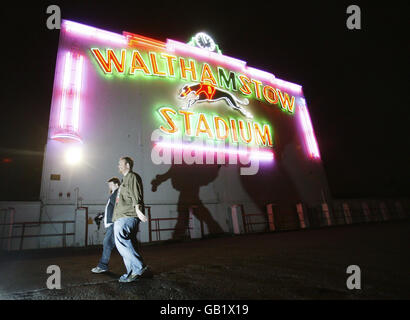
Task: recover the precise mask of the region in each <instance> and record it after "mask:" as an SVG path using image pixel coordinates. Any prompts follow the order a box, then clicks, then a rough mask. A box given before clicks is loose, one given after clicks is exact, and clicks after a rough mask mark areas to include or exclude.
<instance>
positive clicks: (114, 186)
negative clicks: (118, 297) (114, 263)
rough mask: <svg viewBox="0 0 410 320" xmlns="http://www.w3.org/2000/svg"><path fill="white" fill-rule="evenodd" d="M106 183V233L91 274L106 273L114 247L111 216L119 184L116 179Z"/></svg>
mask: <svg viewBox="0 0 410 320" xmlns="http://www.w3.org/2000/svg"><path fill="white" fill-rule="evenodd" d="M107 182H108V187H109V188H110V192H111V195H110V197H109V199H108V202H107V205H106V206H105V212H104V227H105V229H106V232H105V236H104V241H103V253H102V257H101V259H100V262H99V263H98V266H96V267H95V268H93V269H91V272H93V273H103V272H107V271H108V262H109V261H110V256H111V251H112V249H114V247H115V239H114V224H113V222H112V215H113V211H114V206H115V199H116V198H117V193H118V188H119V186H120V183H121V182H120V180H119V179H118V178H117V177H114V178H111V179H109V180H108V181H107Z"/></svg>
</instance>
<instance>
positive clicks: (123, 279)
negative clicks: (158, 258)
mask: <svg viewBox="0 0 410 320" xmlns="http://www.w3.org/2000/svg"><path fill="white" fill-rule="evenodd" d="M147 269H148V266H145V267H144V268H142V269H141V273H140V274H133V273H132V274H130V275H129V276H128V274H123V275H122V276H121V277H120V278H119V279H118V281H119V282H133V281H136V280H138V279H140V278H141V277H142V275H143V274H144V272H145V271H147Z"/></svg>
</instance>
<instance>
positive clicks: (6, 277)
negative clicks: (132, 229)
mask: <svg viewBox="0 0 410 320" xmlns="http://www.w3.org/2000/svg"><path fill="white" fill-rule="evenodd" d="M409 249H410V222H409V221H395V222H385V223H375V224H369V225H354V226H342V227H332V228H325V229H316V230H305V231H292V232H278V233H264V234H253V235H242V236H235V237H230V236H227V237H223V238H213V239H205V240H199V241H190V242H179V243H167V244H161V245H144V246H142V248H141V252H142V254H143V256H144V258H145V261H146V262H147V263H148V264H149V265H150V267H151V271H152V272H151V274H148V275H147V277H146V278H143V279H140V280H139V281H138V282H134V283H129V284H120V283H118V281H117V279H118V277H119V276H120V275H121V274H123V273H124V272H125V268H124V266H123V262H122V259H121V257H120V256H119V255H118V253H117V251H116V250H115V251H113V255H112V259H111V272H110V273H107V274H100V275H95V274H92V273H91V272H90V269H91V268H92V267H94V266H95V265H96V264H97V262H98V260H99V258H100V254H101V247H93V248H86V249H85V248H66V249H47V250H31V251H29V250H28V251H23V252H12V253H3V254H1V256H0V298H1V299H41V300H42V299H212V300H215V299H410V250H409ZM352 264H354V265H358V266H359V267H360V268H361V275H362V289H361V290H353V291H350V290H348V289H347V288H346V279H347V277H348V276H349V275H348V274H346V268H347V266H349V265H352ZM49 265H58V266H60V268H61V273H62V281H61V283H62V289H60V290H49V289H47V288H46V280H47V278H48V276H49V274H47V273H46V269H47V267H48V266H49Z"/></svg>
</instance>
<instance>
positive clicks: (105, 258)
mask: <svg viewBox="0 0 410 320" xmlns="http://www.w3.org/2000/svg"><path fill="white" fill-rule="evenodd" d="M114 248H115V240H114V224H112V225H110V226H109V227H108V228H107V230H106V232H105V237H104V241H103V253H102V257H101V260H100V262H99V263H98V267H100V268H101V269H104V270H108V262H109V261H110V256H111V251H112V249H114Z"/></svg>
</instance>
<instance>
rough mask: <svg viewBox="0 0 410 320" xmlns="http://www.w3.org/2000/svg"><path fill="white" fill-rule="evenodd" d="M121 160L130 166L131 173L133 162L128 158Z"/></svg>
mask: <svg viewBox="0 0 410 320" xmlns="http://www.w3.org/2000/svg"><path fill="white" fill-rule="evenodd" d="M121 160H124V161H125V163H126V164H127V163H128V164H129V165H130V170H131V171H132V167H133V166H134V160H132V158H130V157H122V158H121Z"/></svg>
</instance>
